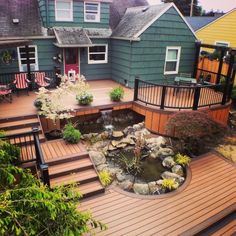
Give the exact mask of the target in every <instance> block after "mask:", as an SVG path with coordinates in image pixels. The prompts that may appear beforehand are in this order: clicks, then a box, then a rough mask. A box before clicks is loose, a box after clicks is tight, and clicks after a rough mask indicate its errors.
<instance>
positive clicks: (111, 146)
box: [107, 144, 117, 151]
mask: <svg viewBox="0 0 236 236" xmlns="http://www.w3.org/2000/svg"><path fill="white" fill-rule="evenodd" d="M116 149H117V148H116V147H114V146H113V145H112V144H110V145H109V146H108V148H107V150H108V151H114V150H116Z"/></svg>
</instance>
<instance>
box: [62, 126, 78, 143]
mask: <svg viewBox="0 0 236 236" xmlns="http://www.w3.org/2000/svg"><path fill="white" fill-rule="evenodd" d="M80 137H81V133H80V131H79V130H77V129H76V128H75V127H74V126H73V124H72V123H69V124H66V125H65V127H64V129H63V139H64V140H65V141H66V142H67V143H72V144H75V143H78V142H79V140H80Z"/></svg>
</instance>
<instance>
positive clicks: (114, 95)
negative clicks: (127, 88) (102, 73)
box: [110, 87, 124, 102]
mask: <svg viewBox="0 0 236 236" xmlns="http://www.w3.org/2000/svg"><path fill="white" fill-rule="evenodd" d="M123 97H124V89H123V88H122V87H116V88H113V89H112V90H111V92H110V98H111V100H112V101H115V102H118V101H120V100H121V99H122V98H123Z"/></svg>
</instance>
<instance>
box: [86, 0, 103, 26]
mask: <svg viewBox="0 0 236 236" xmlns="http://www.w3.org/2000/svg"><path fill="white" fill-rule="evenodd" d="M87 3H91V4H97V5H98V13H97V15H98V17H97V19H96V20H87V19H86V7H85V5H86V4H87ZM100 21H101V4H100V2H87V1H86V2H84V22H100Z"/></svg>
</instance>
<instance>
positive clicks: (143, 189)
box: [133, 183, 149, 195]
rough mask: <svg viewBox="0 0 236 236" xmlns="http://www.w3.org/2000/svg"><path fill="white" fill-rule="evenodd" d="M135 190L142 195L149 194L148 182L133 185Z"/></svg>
mask: <svg viewBox="0 0 236 236" xmlns="http://www.w3.org/2000/svg"><path fill="white" fill-rule="evenodd" d="M133 190H134V192H135V193H136V194H140V195H147V194H149V187H148V184H139V183H135V184H134V186H133Z"/></svg>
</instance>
